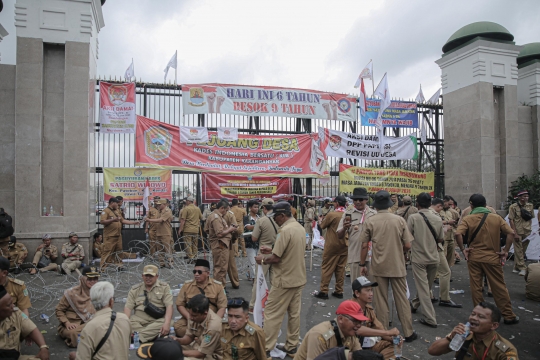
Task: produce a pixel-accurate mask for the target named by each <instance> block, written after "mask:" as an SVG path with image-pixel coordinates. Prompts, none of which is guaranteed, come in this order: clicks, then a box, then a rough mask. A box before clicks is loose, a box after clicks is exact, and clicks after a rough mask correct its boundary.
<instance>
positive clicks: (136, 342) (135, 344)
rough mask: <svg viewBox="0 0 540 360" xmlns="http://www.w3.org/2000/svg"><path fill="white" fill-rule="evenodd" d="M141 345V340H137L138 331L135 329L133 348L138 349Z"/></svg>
mask: <svg viewBox="0 0 540 360" xmlns="http://www.w3.org/2000/svg"><path fill="white" fill-rule="evenodd" d="M140 346H141V342H140V341H139V333H138V332H137V331H135V332H134V333H133V347H134V348H135V349H138V348H139V347H140Z"/></svg>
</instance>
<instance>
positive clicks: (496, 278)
mask: <svg viewBox="0 0 540 360" xmlns="http://www.w3.org/2000/svg"><path fill="white" fill-rule="evenodd" d="M467 266H468V267H469V283H470V287H471V295H472V301H473V306H476V305H478V304H479V303H481V302H482V301H484V294H483V291H484V275H485V276H486V277H487V281H488V283H489V285H490V286H491V292H492V293H493V300H494V301H495V305H497V307H498V308H499V310H501V313H502V315H503V317H504V318H505V319H506V320H513V319H514V318H515V317H516V314H514V312H513V311H512V302H511V301H510V295H509V294H508V289H507V288H506V283H505V282H504V273H503V270H502V266H501V265H500V264H497V265H494V264H489V263H481V262H477V261H470V260H469V261H467Z"/></svg>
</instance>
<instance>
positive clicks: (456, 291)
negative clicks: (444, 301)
mask: <svg viewBox="0 0 540 360" xmlns="http://www.w3.org/2000/svg"><path fill="white" fill-rule="evenodd" d="M449 293H450V294H465V290H452V291H449Z"/></svg>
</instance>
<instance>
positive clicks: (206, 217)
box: [202, 208, 212, 221]
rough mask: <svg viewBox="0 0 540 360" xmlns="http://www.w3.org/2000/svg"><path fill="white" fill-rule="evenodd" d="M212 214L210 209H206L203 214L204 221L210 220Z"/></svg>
mask: <svg viewBox="0 0 540 360" xmlns="http://www.w3.org/2000/svg"><path fill="white" fill-rule="evenodd" d="M211 213H212V210H210V209H209V208H206V209H204V211H203V214H202V219H203V221H206V219H208V216H210V214H211Z"/></svg>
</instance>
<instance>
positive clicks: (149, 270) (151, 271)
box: [143, 265, 158, 276]
mask: <svg viewBox="0 0 540 360" xmlns="http://www.w3.org/2000/svg"><path fill="white" fill-rule="evenodd" d="M143 275H152V276H156V275H158V268H157V266H155V265H146V266H145V267H144V269H143Z"/></svg>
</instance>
